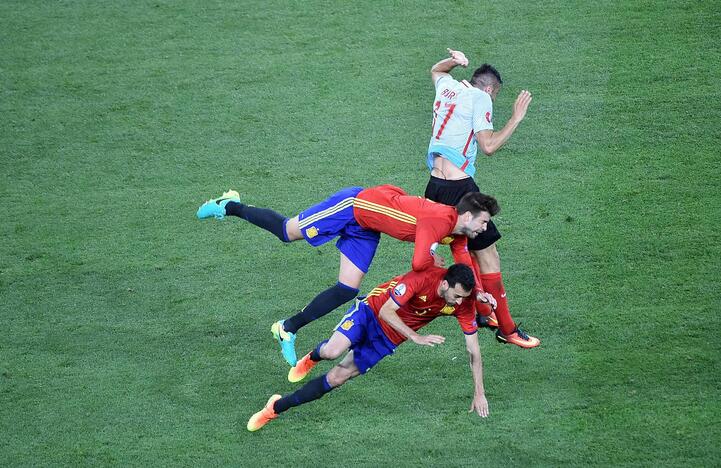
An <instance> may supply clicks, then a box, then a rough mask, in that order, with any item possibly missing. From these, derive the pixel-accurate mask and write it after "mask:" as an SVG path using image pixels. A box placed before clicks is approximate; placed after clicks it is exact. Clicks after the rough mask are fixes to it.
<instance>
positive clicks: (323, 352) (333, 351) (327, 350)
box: [320, 342, 347, 361]
mask: <svg viewBox="0 0 721 468" xmlns="http://www.w3.org/2000/svg"><path fill="white" fill-rule="evenodd" d="M346 350H347V348H346V347H344V346H341V345H337V344H333V343H331V342H328V343H326V344H324V345H323V346H321V348H320V357H322V358H323V359H326V360H328V361H332V360H334V359H338V358H339V357H340V355H341V354H343V353H344V352H345V351H346Z"/></svg>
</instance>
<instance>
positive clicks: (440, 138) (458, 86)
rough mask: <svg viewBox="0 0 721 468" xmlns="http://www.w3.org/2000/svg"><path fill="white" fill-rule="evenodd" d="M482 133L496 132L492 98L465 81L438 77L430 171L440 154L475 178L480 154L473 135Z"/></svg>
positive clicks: (445, 76)
mask: <svg viewBox="0 0 721 468" xmlns="http://www.w3.org/2000/svg"><path fill="white" fill-rule="evenodd" d="M481 130H493V101H492V100H491V96H490V95H489V94H488V93H486V92H485V91H481V90H480V89H478V88H474V87H473V86H471V84H470V83H468V82H467V81H466V80H463V81H460V82H459V81H456V80H454V79H453V78H452V77H451V76H450V75H443V76H441V77H440V78H438V81H436V98H435V100H434V102H433V134H432V135H431V142H430V144H429V145H428V168H429V169H433V159H434V158H435V157H437V156H438V155H440V156H442V157H444V158H446V159H448V160H449V161H451V162H452V163H453V164H455V165H456V166H458V167H459V168H460V169H461V170H462V171H464V172H465V173H466V174H468V175H469V176H473V174H474V173H475V172H476V168H475V162H476V153H477V152H478V143H477V142H476V139H475V138H474V135H475V134H476V133H477V132H480V131H481Z"/></svg>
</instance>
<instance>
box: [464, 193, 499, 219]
mask: <svg viewBox="0 0 721 468" xmlns="http://www.w3.org/2000/svg"><path fill="white" fill-rule="evenodd" d="M456 211H458V214H459V215H461V214H463V213H465V212H466V211H470V212H471V214H472V215H473V216H474V217H476V216H478V215H479V214H481V212H482V211H487V212H488V214H490V215H491V216H496V215H497V214H498V212H499V211H501V207H500V206H498V201H497V200H496V199H495V198H493V197H492V196H490V195H486V194H485V193H480V192H470V193H467V194H465V195H463V198H461V201H459V202H458V204H457V205H456Z"/></svg>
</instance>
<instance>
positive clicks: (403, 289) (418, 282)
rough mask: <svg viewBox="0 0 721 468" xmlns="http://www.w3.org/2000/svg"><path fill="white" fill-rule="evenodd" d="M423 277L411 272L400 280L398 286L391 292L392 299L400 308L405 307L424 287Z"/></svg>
mask: <svg viewBox="0 0 721 468" xmlns="http://www.w3.org/2000/svg"><path fill="white" fill-rule="evenodd" d="M422 280H423V276H422V275H420V274H418V273H416V272H414V271H411V272H408V273H406V274H405V275H403V276H401V277H400V278H398V284H396V286H395V287H394V288H393V290H391V294H390V298H391V299H393V302H395V303H396V304H398V305H399V306H401V307H402V306H404V305H405V304H406V303H407V302H408V301H409V300H410V299H411V298H412V297H413V296H414V295H415V294H416V291H418V290H419V288H421V287H422V285H423V284H422Z"/></svg>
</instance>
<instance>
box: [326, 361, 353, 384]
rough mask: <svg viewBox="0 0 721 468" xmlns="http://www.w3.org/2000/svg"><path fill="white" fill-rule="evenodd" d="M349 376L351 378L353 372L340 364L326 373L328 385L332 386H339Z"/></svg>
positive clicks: (346, 380)
mask: <svg viewBox="0 0 721 468" xmlns="http://www.w3.org/2000/svg"><path fill="white" fill-rule="evenodd" d="M351 378H353V372H352V371H351V370H350V369H347V368H345V367H342V366H335V367H334V368H333V369H331V370H330V371H329V372H328V374H327V375H326V380H327V381H328V385H330V386H331V387H333V388H336V387H340V386H341V385H343V384H344V383H346V382H348V381H349V380H350V379H351Z"/></svg>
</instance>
